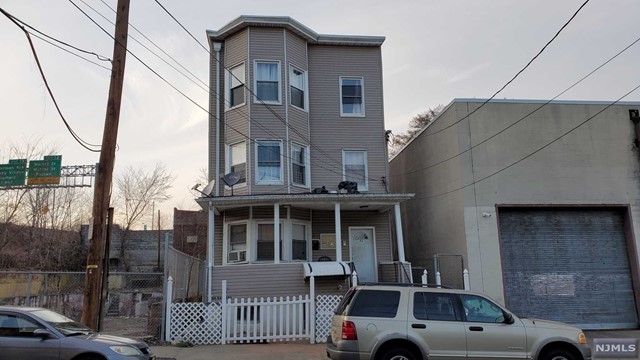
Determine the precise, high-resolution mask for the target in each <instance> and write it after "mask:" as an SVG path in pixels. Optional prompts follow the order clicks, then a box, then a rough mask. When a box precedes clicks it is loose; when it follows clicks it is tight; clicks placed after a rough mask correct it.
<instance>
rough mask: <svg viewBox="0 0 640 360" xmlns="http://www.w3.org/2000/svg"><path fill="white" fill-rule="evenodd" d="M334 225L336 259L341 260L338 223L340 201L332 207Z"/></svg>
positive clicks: (340, 231) (340, 227) (340, 232)
mask: <svg viewBox="0 0 640 360" xmlns="http://www.w3.org/2000/svg"><path fill="white" fill-rule="evenodd" d="M334 213H335V219H336V220H335V222H336V224H335V226H336V261H342V225H341V223H340V203H336V204H335V207H334Z"/></svg>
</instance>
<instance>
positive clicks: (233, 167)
mask: <svg viewBox="0 0 640 360" xmlns="http://www.w3.org/2000/svg"><path fill="white" fill-rule="evenodd" d="M227 156H228V157H227V172H233V173H236V174H238V176H239V177H240V180H239V181H238V184H244V183H246V182H247V144H246V143H245V142H244V141H242V142H239V143H236V144H232V145H229V148H228V155H227Z"/></svg>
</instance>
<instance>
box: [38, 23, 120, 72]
mask: <svg viewBox="0 0 640 360" xmlns="http://www.w3.org/2000/svg"><path fill="white" fill-rule="evenodd" d="M27 31H28V30H27ZM28 32H29V34H31V36H33V37H35V38H38V39H40V40H41V41H44V42H46V43H47V44H49V45H51V46H55V47H57V48H58V49H60V50H62V51H64V52H67V53H69V54H71V55H73V56H75V57H77V58H79V59H82V60H84V61H86V62H88V63H91V64H93V65H95V66H98V67H101V68H103V69H105V70H108V71H111V69H109V68H108V67H106V66H104V65H102V64H99V63H97V62H95V61H92V60H89V59H87V58H85V57H82V56H80V55H78V54H76V53H74V52H73V51H70V50H67V49H65V48H63V47H62V46H60V45H58V44H56V43H54V42H53V41H50V40H47V39H46V38H45V37H43V36H40V35H38V34H35V33H32V32H31V31H28Z"/></svg>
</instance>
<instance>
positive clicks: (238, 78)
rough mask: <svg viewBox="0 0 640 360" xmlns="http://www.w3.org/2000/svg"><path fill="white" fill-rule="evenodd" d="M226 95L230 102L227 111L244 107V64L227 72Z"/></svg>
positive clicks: (227, 104)
mask: <svg viewBox="0 0 640 360" xmlns="http://www.w3.org/2000/svg"><path fill="white" fill-rule="evenodd" d="M226 74H227V79H226V81H225V84H226V88H227V89H226V93H227V100H228V102H227V103H226V104H225V106H226V108H227V109H231V108H234V107H236V106H240V105H244V103H245V101H244V82H245V81H244V79H245V77H244V63H242V64H240V65H237V66H234V67H232V68H231V69H229V70H227V72H226Z"/></svg>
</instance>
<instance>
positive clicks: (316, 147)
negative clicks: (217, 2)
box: [154, 0, 381, 181]
mask: <svg viewBox="0 0 640 360" xmlns="http://www.w3.org/2000/svg"><path fill="white" fill-rule="evenodd" d="M154 1H155V2H156V4H158V6H160V7H161V8H162V10H164V12H165V13H167V15H169V17H171V19H173V20H174V21H175V22H176V23H177V24H178V25H179V26H180V27H181V28H182V29H183V30H184V31H185V32H186V33H187V34H189V36H190V37H191V38H192V39H193V40H194V41H195V42H196V43H198V45H200V47H202V48H203V49H204V50H205V51H206V52H207V53H208V54H209V57H210V58H211V59H214V60H215V61H216V62H217V63H219V64H220V65H221V66H222V68H223V69H224V70H226V71H228V72H229V74H230V75H231V76H232V77H233V78H234V79H236V80H238V81H239V82H241V83H242V86H243V87H244V88H245V89H247V91H248V92H249V94H250V95H251V96H253V97H254V98H255V99H256V100H257V101H259V102H260V104H261V105H263V106H264V107H265V108H266V109H267V110H269V112H270V113H271V114H273V116H274V117H275V118H276V119H278V120H279V121H280V122H282V123H283V124H284V125H285V126H286V127H287V128H288V129H289V130H291V131H292V132H294V133H295V134H297V135H298V136H300V138H301V139H303V140H305V141H307V142H308V143H309V146H310V147H312V148H315V149H316V150H317V151H318V152H319V153H321V154H322V155H324V156H325V157H326V158H328V159H331V160H332V161H333V162H332V163H329V162H327V161H326V160H324V159H322V158H318V159H320V161H323V162H324V163H326V164H328V165H331V166H334V165H338V166H339V167H340V168H342V164H341V163H340V162H339V161H337V160H335V159H334V158H333V157H332V156H331V155H329V154H327V153H325V152H324V151H323V150H322V149H321V148H320V147H318V146H316V145H314V144H313V142H312V141H311V139H309V138H307V136H306V135H304V134H302V133H300V132H299V131H298V130H297V129H296V128H295V127H291V126H290V125H289V124H288V123H287V121H286V120H285V119H283V118H282V117H281V116H280V115H279V114H278V113H277V112H275V110H273V108H272V107H271V106H269V104H267V103H265V102H264V101H263V100H262V99H261V98H260V97H258V95H257V94H256V93H254V92H253V90H251V88H250V87H249V86H248V85H247V84H246V83H245V82H244V81H240V79H239V78H238V77H237V76H235V75H234V74H233V73H232V72H231V71H229V69H228V68H227V67H226V66H224V64H223V63H222V62H221V61H220V60H219V59H217V58H216V57H215V56H213V54H212V53H211V51H210V50H209V49H207V48H206V47H205V46H204V45H202V43H201V42H200V41H199V40H198V39H197V38H196V37H195V36H194V35H193V34H192V33H191V32H190V31H189V30H187V28H186V27H185V26H184V25H182V23H181V22H180V21H179V20H178V19H177V18H176V17H175V16H174V15H173V14H172V13H171V12H170V11H169V10H167V8H166V7H164V5H162V4H161V3H160V1H159V0H154ZM340 174H342V172H340ZM368 179H369V180H372V181H381V179H374V178H368Z"/></svg>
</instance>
